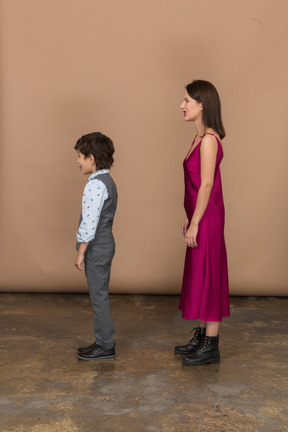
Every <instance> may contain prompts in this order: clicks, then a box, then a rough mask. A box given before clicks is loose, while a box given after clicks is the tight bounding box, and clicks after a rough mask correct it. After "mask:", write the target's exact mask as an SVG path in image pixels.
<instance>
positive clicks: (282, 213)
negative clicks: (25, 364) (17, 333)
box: [0, 0, 288, 295]
mask: <svg viewBox="0 0 288 432" xmlns="http://www.w3.org/2000/svg"><path fill="white" fill-rule="evenodd" d="M287 13H288V3H287V1H286V0H242V1H241V2H239V1H236V0H235V1H233V0H227V1H225V0H202V1H201V2H199V1H193V0H192V1H189V2H187V1H183V0H177V1H175V0H145V1H144V0H143V1H142V0H112V1H109V2H108V1H104V0H49V1H48V2H47V0H25V1H22V0H2V1H1V57H2V62H1V183H0V187H1V232H0V235H1V251H0V254H1V256H0V263H1V269H0V278H1V281H0V289H1V290H2V291H60V292H73V291H86V282H85V278H84V275H83V274H82V273H80V272H77V271H76V270H75V269H74V266H73V260H74V256H75V252H74V245H75V232H76V230H77V222H78V217H79V212H80V205H81V194H82V190H83V187H84V185H85V182H86V179H85V178H84V177H83V176H82V175H81V174H80V173H79V171H78V168H77V166H76V158H75V154H74V150H73V145H74V144H75V141H76V140H77V139H78V138H79V137H80V136H81V135H82V134H84V133H88V132H91V131H94V130H99V131H102V132H103V133H106V134H107V135H109V136H110V137H111V138H112V139H113V140H114V143H115V146H116V154H115V167H114V168H113V171H112V173H113V177H114V178H115V180H116V182H117V185H118V189H119V207H118V213H117V217H116V220H115V237H116V241H117V255H116V257H115V260H114V266H113V275H112V281H111V291H112V292H120V293H128V292H131V293H179V292H180V288H181V277H182V268H183V259H184V253H185V247H184V244H183V241H182V238H181V235H180V225H181V222H182V220H183V217H184V212H183V205H182V203H183V173H182V160H183V158H184V156H185V154H186V152H187V150H188V148H189V146H190V143H191V141H192V138H193V134H194V130H193V127H192V126H191V125H189V124H184V120H183V117H182V114H181V112H180V110H179V105H180V103H181V102H182V98H183V94H184V90H183V89H184V85H185V84H187V83H188V82H190V81H191V80H192V79H196V78H202V79H207V80H210V81H212V82H213V83H214V84H215V85H216V87H217V88H218V90H219V93H220V95H221V99H222V105H223V118H224V124H225V127H226V130H227V138H226V139H225V140H224V151H225V158H224V161H223V164H222V176H223V184H224V193H225V203H226V240H227V247H228V252H229V265H230V281H231V293H232V294H240V295H241V294H243V295H246V294H249V295H262V294H269V295H287V294H288V286H287V279H288V278H287V276H288V274H287V267H288V265H287V252H288V246H287V244H288V242H287V240H288V238H287V237H288V236H287V231H288V228H287V220H288V218H287V213H288V202H287V201H288V200H287V187H286V186H287V177H288V174H287V156H288V128H287V126H286V124H287V109H286V106H287V76H288V59H287V39H288V25H287Z"/></svg>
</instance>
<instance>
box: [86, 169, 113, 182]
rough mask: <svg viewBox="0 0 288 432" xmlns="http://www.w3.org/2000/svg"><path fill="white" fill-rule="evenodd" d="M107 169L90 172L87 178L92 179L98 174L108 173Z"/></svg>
mask: <svg viewBox="0 0 288 432" xmlns="http://www.w3.org/2000/svg"><path fill="white" fill-rule="evenodd" d="M109 172H110V170H109V169H101V170H99V171H95V172H94V173H93V174H91V176H90V177H88V180H94V178H95V177H97V176H98V175H99V174H109Z"/></svg>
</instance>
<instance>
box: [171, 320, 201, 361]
mask: <svg viewBox="0 0 288 432" xmlns="http://www.w3.org/2000/svg"><path fill="white" fill-rule="evenodd" d="M193 330H195V334H194V337H193V338H192V339H191V340H190V341H189V342H188V343H187V344H186V345H177V346H176V347H175V348H174V353H175V354H181V355H188V354H191V353H192V352H193V351H194V350H195V348H196V347H197V346H198V345H199V344H200V342H201V339H202V338H203V337H204V336H205V335H206V328H205V327H196V328H194V329H193Z"/></svg>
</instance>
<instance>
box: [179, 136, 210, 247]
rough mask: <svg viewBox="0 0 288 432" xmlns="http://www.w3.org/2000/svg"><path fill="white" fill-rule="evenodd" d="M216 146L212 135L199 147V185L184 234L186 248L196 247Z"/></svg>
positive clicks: (206, 201)
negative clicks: (188, 224)
mask: <svg viewBox="0 0 288 432" xmlns="http://www.w3.org/2000/svg"><path fill="white" fill-rule="evenodd" d="M217 151H218V145H217V140H216V138H215V137H214V136H212V135H206V136H204V138H203V140H202V143H201V147H200V158H201V185H200V188H199V191H198V195H197V202H196V207H195V211H194V213H193V217H192V220H191V223H190V227H189V229H188V230H187V232H186V234H185V243H186V244H187V246H191V247H197V246H198V245H197V241H196V238H197V233H198V228H199V222H200V220H201V218H202V216H203V214H204V213H205V210H206V207H207V204H208V201H209V198H210V194H211V190H212V187H213V183H214V174H215V166H216V158H217Z"/></svg>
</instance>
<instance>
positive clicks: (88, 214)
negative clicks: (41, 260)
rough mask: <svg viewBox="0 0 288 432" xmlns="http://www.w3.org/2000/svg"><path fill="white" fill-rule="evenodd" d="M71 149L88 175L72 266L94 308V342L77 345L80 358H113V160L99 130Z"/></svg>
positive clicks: (110, 145)
mask: <svg viewBox="0 0 288 432" xmlns="http://www.w3.org/2000/svg"><path fill="white" fill-rule="evenodd" d="M74 149H75V150H76V151H77V153H78V157H77V163H78V166H79V168H80V170H81V171H82V173H83V175H89V177H88V183H87V184H86V186H85V189H84V193H83V198H82V212H81V217H80V223H79V229H78V232H77V246H76V250H77V251H78V253H77V256H76V259H75V262H74V264H75V267H76V268H77V269H78V270H81V271H82V270H83V268H84V267H85V275H86V278H87V282H88V287H89V294H90V301H91V306H92V308H93V311H94V332H95V336H96V341H95V342H94V343H93V344H92V345H90V346H88V347H86V348H78V358H79V359H81V360H102V359H114V358H115V357H116V355H115V348H114V336H115V329H114V324H113V320H112V316H111V311H110V301H109V279H110V270H111V262H112V259H113V256H114V253H115V243H114V237H113V234H112V224H113V218H114V215H115V211H116V206H117V189H116V185H115V183H114V181H113V179H112V178H111V177H110V174H109V172H110V170H109V169H110V168H111V166H112V164H113V162H114V159H113V153H114V151H115V150H114V145H113V142H112V141H111V139H110V138H108V137H107V136H105V135H103V134H101V133H100V132H93V133H90V134H87V135H84V136H82V137H81V138H80V139H79V140H78V141H77V143H76V145H75V147H74Z"/></svg>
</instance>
